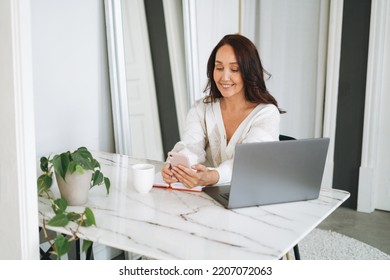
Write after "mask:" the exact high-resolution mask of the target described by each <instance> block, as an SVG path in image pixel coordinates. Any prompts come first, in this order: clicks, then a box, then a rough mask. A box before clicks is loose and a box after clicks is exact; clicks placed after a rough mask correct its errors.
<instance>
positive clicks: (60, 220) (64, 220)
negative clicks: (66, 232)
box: [47, 213, 69, 227]
mask: <svg viewBox="0 0 390 280" xmlns="http://www.w3.org/2000/svg"><path fill="white" fill-rule="evenodd" d="M68 223H69V219H68V217H67V216H66V215H65V214H63V213H61V214H58V215H55V216H54V217H53V218H51V219H50V221H49V222H48V223H47V224H48V225H49V226H53V227H64V226H66V225H67V224H68Z"/></svg>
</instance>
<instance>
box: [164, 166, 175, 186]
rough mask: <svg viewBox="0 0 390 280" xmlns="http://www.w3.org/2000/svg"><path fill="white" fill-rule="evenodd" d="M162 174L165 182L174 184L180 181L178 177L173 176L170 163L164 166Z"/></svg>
mask: <svg viewBox="0 0 390 280" xmlns="http://www.w3.org/2000/svg"><path fill="white" fill-rule="evenodd" d="M161 174H162V177H163V180H164V182H165V183H167V184H173V183H177V182H178V181H177V179H176V177H175V176H173V173H172V171H171V165H170V164H169V163H166V164H164V166H163V168H162V169H161Z"/></svg>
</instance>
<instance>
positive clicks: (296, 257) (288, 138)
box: [279, 134, 301, 260]
mask: <svg viewBox="0 0 390 280" xmlns="http://www.w3.org/2000/svg"><path fill="white" fill-rule="evenodd" d="M288 140H296V138H294V137H291V136H288V135H284V134H280V135H279V141H288ZM293 250H294V255H295V259H296V260H300V259H301V256H300V254H299V248H298V244H297V245H295V246H294V249H293Z"/></svg>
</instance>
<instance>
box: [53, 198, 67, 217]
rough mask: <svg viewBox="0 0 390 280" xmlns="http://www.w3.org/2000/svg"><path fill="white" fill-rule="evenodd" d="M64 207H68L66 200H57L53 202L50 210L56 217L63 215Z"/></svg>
mask: <svg viewBox="0 0 390 280" xmlns="http://www.w3.org/2000/svg"><path fill="white" fill-rule="evenodd" d="M66 207H68V202H67V201H66V199H63V198H58V199H56V200H54V201H53V205H52V208H53V211H54V213H56V215H58V214H61V213H64V212H65V210H66Z"/></svg>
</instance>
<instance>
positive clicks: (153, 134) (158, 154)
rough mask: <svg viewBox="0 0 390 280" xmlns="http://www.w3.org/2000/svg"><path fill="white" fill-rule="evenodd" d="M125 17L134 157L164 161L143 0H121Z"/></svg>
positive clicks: (124, 32)
mask: <svg viewBox="0 0 390 280" xmlns="http://www.w3.org/2000/svg"><path fill="white" fill-rule="evenodd" d="M122 17H123V40H124V47H125V59H126V80H127V92H128V98H127V100H128V103H129V104H128V106H129V107H128V108H129V115H130V116H129V118H130V130H131V150H132V155H131V156H133V157H137V158H147V159H153V160H163V159H164V157H163V149H162V140H161V131H160V123H159V117H158V108H157V100H156V90H155V87H154V76H153V66H152V59H151V54H150V47H149V37H148V30H147V24H146V15H145V7H144V1H143V0H132V1H122Z"/></svg>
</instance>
